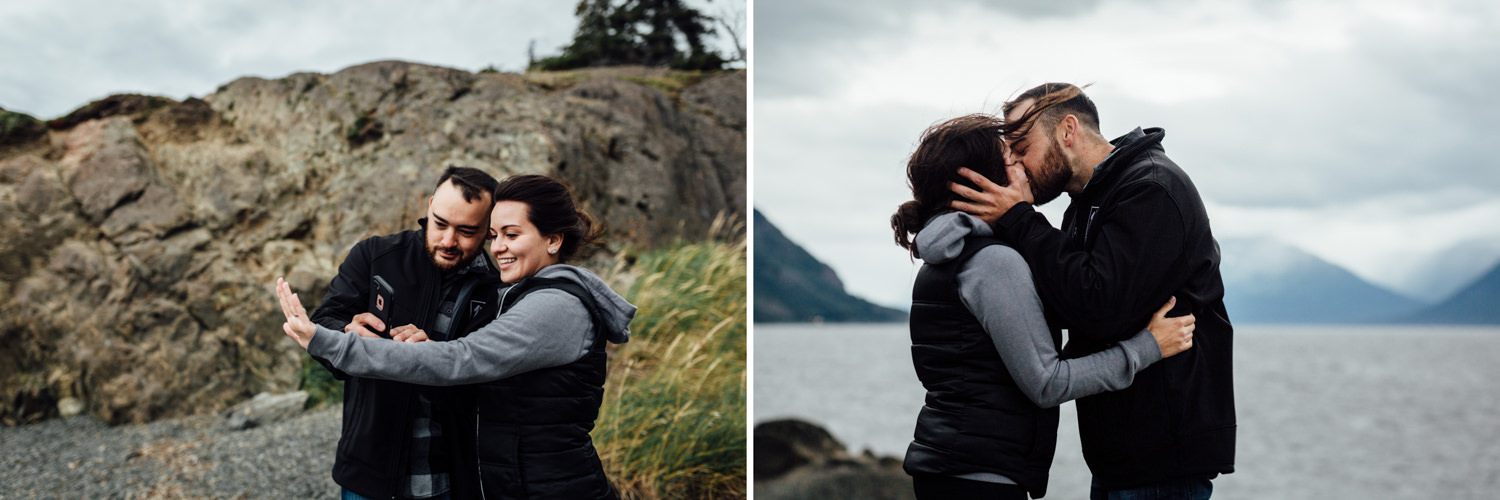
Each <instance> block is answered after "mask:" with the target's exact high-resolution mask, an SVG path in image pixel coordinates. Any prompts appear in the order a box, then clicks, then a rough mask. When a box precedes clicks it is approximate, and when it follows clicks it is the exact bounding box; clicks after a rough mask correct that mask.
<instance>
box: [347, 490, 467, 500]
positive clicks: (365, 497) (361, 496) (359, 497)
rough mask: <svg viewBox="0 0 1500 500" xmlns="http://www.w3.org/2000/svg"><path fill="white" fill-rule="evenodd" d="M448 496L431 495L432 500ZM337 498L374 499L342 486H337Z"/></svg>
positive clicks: (447, 496)
mask: <svg viewBox="0 0 1500 500" xmlns="http://www.w3.org/2000/svg"><path fill="white" fill-rule="evenodd" d="M450 496H451V495H449V494H447V493H444V494H441V495H438V496H435V497H432V500H448V498H449V497H450ZM339 500H375V499H373V498H370V497H367V496H364V495H360V494H359V493H355V492H352V491H349V490H346V489H343V488H339Z"/></svg>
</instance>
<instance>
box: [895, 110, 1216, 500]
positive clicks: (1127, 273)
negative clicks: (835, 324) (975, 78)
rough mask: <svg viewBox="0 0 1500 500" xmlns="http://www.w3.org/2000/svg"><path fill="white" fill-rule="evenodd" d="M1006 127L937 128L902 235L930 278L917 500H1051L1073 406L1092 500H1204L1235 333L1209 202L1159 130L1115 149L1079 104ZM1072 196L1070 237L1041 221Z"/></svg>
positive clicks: (966, 122) (920, 300)
mask: <svg viewBox="0 0 1500 500" xmlns="http://www.w3.org/2000/svg"><path fill="white" fill-rule="evenodd" d="M1002 112H1003V114H1004V116H1003V117H995V116H990V115H970V116H965V117H961V118H956V119H953V120H949V121H946V122H943V123H939V124H937V125H934V126H933V127H931V128H929V129H928V130H927V131H926V132H925V133H924V134H923V135H922V138H921V141H920V143H919V144H918V146H917V149H916V151H915V152H914V153H913V154H912V155H911V158H910V160H909V161H908V164H907V179H908V181H909V183H910V186H911V189H912V197H913V200H911V201H908V202H906V203H904V204H902V205H901V207H900V209H899V210H898V211H897V213H896V214H895V215H894V216H892V217H891V225H892V227H893V229H894V230H895V237H896V243H897V244H898V245H900V246H902V247H903V248H906V249H907V250H909V251H910V252H911V255H912V256H913V257H915V258H920V259H922V260H923V262H924V264H923V266H922V268H921V270H920V271H918V274H917V278H916V282H915V284H914V285H913V290H912V308H911V338H912V361H913V363H914V364H915V368H916V372H917V376H918V378H919V379H921V381H922V384H923V386H924V387H925V388H926V389H927V398H926V403H925V404H924V405H923V407H922V410H921V413H920V414H919V415H918V417H917V424H916V431H915V435H914V439H913V441H912V443H911V445H910V447H909V448H908V449H907V453H906V460H905V468H906V471H907V473H909V474H911V475H912V478H913V484H914V486H915V489H916V493H917V497H918V498H923V499H927V498H1017V499H1025V498H1027V495H1028V494H1030V496H1031V497H1032V498H1039V497H1042V496H1043V495H1045V494H1046V490H1047V478H1048V469H1049V468H1050V467H1051V464H1052V457H1053V454H1054V452H1055V450H1056V444H1057V443H1056V440H1057V425H1058V409H1057V406H1058V405H1060V404H1062V403H1063V402H1065V401H1069V400H1073V399H1077V400H1078V403H1077V408H1078V428H1079V434H1080V437H1081V439H1082V445H1083V455H1084V458H1085V460H1086V461H1087V462H1088V465H1089V469H1090V471H1091V472H1092V473H1093V484H1092V485H1091V488H1090V497H1091V498H1094V499H1134V498H1174V499H1175V498H1183V499H1189V498H1191V499H1199V498H1208V497H1209V496H1210V495H1211V493H1212V490H1213V485H1212V482H1211V481H1212V479H1214V478H1215V477H1217V475H1219V474H1227V473H1230V472H1233V471H1234V440H1235V417H1234V390H1233V379H1232V375H1233V369H1232V364H1231V361H1232V338H1233V335H1232V333H1233V329H1232V327H1231V326H1230V323H1229V318H1228V314H1227V313H1226V312H1225V309H1224V302H1223V298H1224V285H1223V280H1222V279H1221V277H1220V274H1219V250H1218V244H1217V243H1216V242H1215V241H1214V239H1213V234H1212V232H1211V231H1210V230H1209V224H1208V215H1207V212H1206V211H1205V209H1204V206H1203V201H1202V199H1201V198H1200V197H1199V195H1198V191H1197V189H1196V188H1195V187H1194V186H1193V184H1192V181H1191V180H1189V179H1188V176H1187V174H1185V173H1184V172H1183V171H1182V169H1180V168H1179V167H1178V166H1177V165H1176V164H1175V163H1174V162H1173V161H1172V160H1171V159H1169V158H1168V157H1167V156H1166V152H1165V149H1164V148H1163V147H1162V145H1161V141H1162V138H1163V137H1164V136H1165V132H1164V131H1163V130H1161V129H1158V128H1148V129H1144V130H1143V129H1140V128H1137V129H1135V130H1133V131H1131V132H1130V133H1128V134H1125V135H1124V136H1122V137H1119V138H1116V139H1114V140H1106V139H1105V138H1104V136H1103V135H1101V133H1100V131H1099V130H1100V129H1099V115H1098V111H1097V109H1096V108H1095V106H1094V104H1093V102H1092V101H1091V100H1090V99H1089V98H1088V96H1087V95H1085V94H1084V93H1083V90H1082V89H1080V88H1078V87H1076V86H1073V85H1069V84H1060V83H1049V84H1044V85H1041V86H1038V87H1035V88H1032V89H1030V90H1027V91H1026V92H1023V93H1021V94H1020V95H1019V96H1017V98H1016V99H1014V100H1013V101H1011V102H1007V103H1006V104H1005V105H1004V106H1003V108H1002ZM1064 191H1066V192H1068V193H1069V197H1070V200H1071V203H1070V205H1069V206H1068V208H1067V211H1066V213H1065V215H1064V216H1063V221H1062V229H1060V230H1059V229H1055V228H1053V227H1052V226H1051V225H1050V224H1049V223H1048V222H1047V220H1046V218H1045V217H1044V216H1042V215H1041V214H1040V213H1038V212H1037V211H1035V210H1034V209H1033V205H1040V204H1044V203H1047V202H1048V201H1051V200H1052V199H1054V198H1056V197H1057V196H1058V195H1059V194H1061V193H1062V192H1064ZM1064 329H1066V330H1067V331H1068V337H1069V338H1068V343H1067V345H1066V346H1063V345H1062V335H1061V330H1064Z"/></svg>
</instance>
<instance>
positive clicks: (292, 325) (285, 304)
mask: <svg viewBox="0 0 1500 500" xmlns="http://www.w3.org/2000/svg"><path fill="white" fill-rule="evenodd" d="M276 300H277V301H278V302H280V303H281V314H284V315H286V322H285V323H282V324H281V329H282V331H285V332H286V336H288V337H291V338H292V339H293V340H296V341H297V344H299V345H301V346H302V349H304V350H305V349H307V343H308V342H312V338H313V334H315V333H317V332H318V329H317V327H315V326H313V322H312V320H311V319H308V317H307V308H304V307H302V301H301V300H300V299H298V298H297V294H295V293H292V286H291V285H288V284H286V280H283V279H281V278H276Z"/></svg>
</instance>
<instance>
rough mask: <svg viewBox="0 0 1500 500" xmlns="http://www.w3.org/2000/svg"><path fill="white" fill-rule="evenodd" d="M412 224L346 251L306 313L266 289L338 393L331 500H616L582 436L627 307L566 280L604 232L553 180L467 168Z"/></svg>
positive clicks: (287, 290) (593, 286) (448, 176)
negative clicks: (336, 497)
mask: <svg viewBox="0 0 1500 500" xmlns="http://www.w3.org/2000/svg"><path fill="white" fill-rule="evenodd" d="M417 222H418V225H419V227H418V228H417V229H413V230H409V231H403V232H400V233H397V234H393V235H386V236H376V237H372V238H368V239H365V240H363V241H361V242H359V243H358V244H356V245H354V247H353V248H352V249H351V250H350V251H349V255H348V257H346V258H345V260H344V263H343V264H341V265H340V266H339V273H338V275H337V276H335V277H334V278H333V281H332V282H331V283H329V285H328V294H327V295H326V296H325V297H324V299H323V302H322V305H321V306H320V307H319V308H318V309H317V310H316V311H313V313H312V314H311V315H309V314H308V311H307V310H306V309H305V308H304V307H303V305H302V301H301V299H300V298H299V297H298V296H297V295H296V294H295V293H293V291H292V289H291V287H290V286H288V285H287V284H286V282H285V281H283V280H280V279H278V280H277V283H276V297H277V300H278V302H279V303H280V305H281V309H282V313H283V314H284V315H285V317H286V322H285V323H283V324H282V329H283V331H284V332H285V333H286V335H287V336H290V337H292V338H293V339H295V340H296V341H297V343H298V344H299V345H301V346H302V348H304V349H306V350H307V353H308V354H309V355H311V356H312V357H313V359H315V360H317V361H318V362H320V363H322V364H323V366H325V367H327V368H328V369H329V370H330V371H332V372H333V374H334V376H335V377H337V378H339V379H340V380H344V382H345V386H344V408H343V410H344V418H343V431H342V436H341V437H340V438H339V443H338V452H337V455H336V458H335V461H334V465H333V479H334V481H335V482H336V483H338V485H339V487H340V488H341V494H340V496H341V498H343V499H345V500H361V499H365V498H405V499H439V500H441V499H447V498H502V499H520V498H569V499H572V498H589V499H595V498H597V499H608V498H617V497H618V494H617V492H616V491H615V490H614V487H613V486H612V485H611V484H610V482H609V479H608V477H606V476H605V473H604V469H603V465H602V463H601V462H600V460H599V456H598V453H597V451H596V450H595V449H594V444H593V441H592V439H591V438H590V437H589V431H591V430H592V429H593V428H594V421H595V419H597V418H598V415H599V407H600V405H601V403H602V401H603V395H604V389H603V385H604V382H605V378H606V373H607V371H606V361H607V358H608V356H607V354H606V352H605V344H606V343H608V342H613V343H617V344H618V343H624V342H627V341H628V340H629V339H630V329H629V325H630V321H631V319H632V318H634V316H635V312H636V307H635V306H633V305H631V304H630V303H629V302H627V301H626V300H625V299H624V298H622V297H621V296H620V295H618V294H616V293H615V292H614V291H613V290H611V289H610V287H609V286H608V285H607V284H605V283H604V281H603V280H601V279H600V278H599V277H598V276H596V275H595V274H594V273H592V272H590V271H589V270H587V269H584V268H582V267H577V266H573V265H569V264H567V263H568V262H570V261H571V259H572V258H573V257H574V256H575V255H576V254H577V253H578V251H579V249H581V248H583V247H585V246H587V245H589V244H591V242H593V241H595V240H596V239H597V238H598V236H599V235H600V233H601V232H602V228H601V227H600V226H599V225H598V224H596V223H595V222H594V220H593V218H592V217H590V216H589V215H588V214H587V213H586V212H584V211H583V210H582V209H580V208H578V206H577V203H576V200H575V199H574V197H573V194H572V192H571V191H569V190H568V188H567V187H566V186H564V185H563V184H562V183H560V182H558V181H557V180H555V179H552V178H549V177H544V176H540V175H518V176H513V177H510V178H507V179H505V180H504V181H500V182H497V181H496V180H495V179H494V178H493V177H490V176H489V175H488V174H486V173H484V172H483V171H480V170H477V169H473V168H467V167H450V168H448V170H447V171H445V172H443V174H442V176H441V177H440V178H439V179H438V183H437V187H436V188H435V190H434V192H433V195H432V197H431V198H429V199H428V203H427V213H426V217H424V218H422V219H421V220H419V221H417ZM486 243H488V247H489V248H488V250H489V253H490V255H491V256H493V257H494V261H493V262H491V261H490V260H489V259H486V258H483V257H482V256H481V254H482V253H483V252H484V250H485V246H486Z"/></svg>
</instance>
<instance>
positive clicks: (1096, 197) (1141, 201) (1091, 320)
mask: <svg viewBox="0 0 1500 500" xmlns="http://www.w3.org/2000/svg"><path fill="white" fill-rule="evenodd" d="M1163 136H1165V132H1164V131H1163V130H1161V129H1159V128H1152V129H1147V130H1141V129H1136V130H1134V131H1132V132H1131V133H1129V134H1126V135H1125V136H1123V137H1120V138H1118V139H1115V140H1114V141H1112V143H1113V144H1114V145H1115V148H1116V149H1115V150H1114V151H1113V152H1112V153H1111V154H1110V155H1109V157H1108V158H1106V159H1105V160H1104V162H1103V163H1101V164H1100V165H1099V166H1098V167H1097V168H1096V170H1095V172H1094V176H1093V177H1092V178H1091V179H1090V180H1089V183H1088V185H1087V186H1085V187H1084V189H1083V192H1082V193H1079V194H1078V195H1076V196H1073V197H1072V198H1073V200H1072V203H1071V204H1070V205H1069V206H1068V209H1067V212H1066V213H1065V214H1064V216H1063V225H1062V228H1063V229H1062V230H1061V231H1059V230H1057V229H1054V228H1053V227H1052V226H1051V225H1049V224H1048V223H1047V220H1046V218H1045V217H1043V216H1042V215H1041V214H1040V213H1038V212H1036V211H1035V210H1033V209H1032V208H1031V206H1030V205H1029V204H1027V203H1020V204H1018V205H1016V206H1015V207H1013V208H1011V209H1010V210H1009V211H1007V212H1006V213H1005V214H1004V215H1002V216H1001V217H1000V219H999V220H997V221H996V222H995V230H996V231H995V232H996V235H997V236H998V237H999V238H1000V239H1001V240H1003V241H1006V242H1008V243H1010V244H1011V245H1012V246H1014V247H1015V249H1016V250H1017V251H1019V252H1020V253H1021V255H1022V256H1023V257H1025V258H1026V262H1027V263H1028V264H1029V265H1030V267H1031V272H1032V275H1033V277H1034V279H1035V281H1036V288H1037V292H1038V293H1039V294H1040V295H1041V297H1042V302H1043V304H1044V305H1046V307H1047V310H1048V313H1049V318H1050V319H1052V320H1055V321H1056V322H1057V324H1058V326H1062V327H1063V328H1066V329H1068V336H1069V342H1068V346H1067V348H1066V349H1065V351H1064V355H1065V356H1067V357H1070V358H1071V357H1079V356H1084V355H1087V354H1090V353H1094V352H1098V351H1100V350H1103V349H1105V348H1108V347H1109V346H1111V345H1113V344H1114V343H1116V342H1118V341H1121V340H1124V339H1126V338H1128V337H1129V336H1130V335H1133V334H1134V333H1136V332H1139V331H1140V330H1141V329H1142V328H1144V327H1145V326H1146V324H1147V323H1148V322H1149V321H1150V318H1151V315H1152V314H1153V313H1154V312H1155V311H1156V310H1157V309H1159V308H1160V307H1161V306H1162V304H1165V303H1166V302H1167V299H1168V298H1169V297H1172V296H1176V297H1177V305H1176V306H1175V307H1174V308H1173V310H1172V311H1171V312H1170V313H1169V314H1168V316H1179V315H1183V314H1186V313H1193V314H1194V315H1195V316H1196V317H1197V328H1196V330H1195V331H1194V337H1193V348H1192V349H1189V350H1187V351H1184V352H1183V353H1181V354H1178V355H1176V356H1173V357H1171V358H1167V359H1164V360H1162V361H1161V362H1159V363H1156V364H1154V365H1152V366H1150V367H1148V368H1146V369H1145V370H1143V371H1141V372H1140V373H1139V374H1137V375H1136V376H1135V382H1134V383H1133V384H1132V385H1131V386H1130V387H1129V388H1126V389H1124V390H1121V391H1116V392H1107V393H1103V394H1098V395H1095V396H1089V397H1086V398H1082V399H1080V400H1078V428H1079V433H1080V437H1081V438H1082V441H1083V452H1084V458H1085V459H1086V460H1087V461H1088V464H1089V468H1090V469H1091V470H1092V472H1093V473H1094V476H1095V478H1096V479H1097V480H1099V481H1100V482H1101V483H1102V484H1103V485H1105V486H1109V487H1129V486H1136V485H1141V484H1147V483H1153V482H1157V481H1161V480H1165V479H1170V478H1174V477H1182V476H1190V475H1213V474H1218V473H1229V472H1233V471H1234V440H1235V416H1234V381H1233V378H1232V375H1233V366H1232V359H1233V356H1232V353H1233V351H1232V346H1233V328H1232V327H1231V326H1230V324H1229V316H1228V313H1227V312H1225V310H1224V282H1223V279H1222V278H1221V277H1220V275H1219V246H1218V243H1217V242H1215V241H1214V238H1213V234H1212V232H1211V231H1210V230H1209V226H1208V213H1207V211H1206V210H1205V209H1204V206H1203V200H1202V199H1201V198H1200V197H1199V196H1198V190H1197V188H1196V187H1194V186H1193V183H1192V181H1191V180H1189V179H1188V176H1187V174H1185V173H1183V171H1182V169H1180V168H1178V166H1177V165H1176V164H1175V163H1173V162H1172V160H1170V159H1168V158H1167V156H1166V150H1165V149H1163V148H1162V146H1161V140H1162V137H1163Z"/></svg>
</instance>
